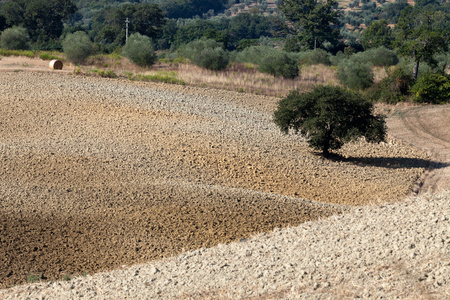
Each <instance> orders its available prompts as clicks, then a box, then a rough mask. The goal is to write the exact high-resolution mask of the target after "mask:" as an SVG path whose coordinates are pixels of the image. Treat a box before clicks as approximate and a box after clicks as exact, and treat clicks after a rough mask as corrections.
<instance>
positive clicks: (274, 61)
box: [258, 50, 298, 78]
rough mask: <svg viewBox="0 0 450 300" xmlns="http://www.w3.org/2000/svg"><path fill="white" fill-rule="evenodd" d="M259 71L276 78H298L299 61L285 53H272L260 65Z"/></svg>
mask: <svg viewBox="0 0 450 300" xmlns="http://www.w3.org/2000/svg"><path fill="white" fill-rule="evenodd" d="M258 70H259V71H260V72H263V73H269V74H272V75H274V76H281V77H284V78H295V77H297V76H298V65H297V60H296V59H294V57H293V56H292V55H289V54H288V53H286V52H284V51H276V50H274V51H272V52H270V53H269V54H268V55H266V56H265V57H264V58H263V60H262V62H261V63H260V64H259V67H258Z"/></svg>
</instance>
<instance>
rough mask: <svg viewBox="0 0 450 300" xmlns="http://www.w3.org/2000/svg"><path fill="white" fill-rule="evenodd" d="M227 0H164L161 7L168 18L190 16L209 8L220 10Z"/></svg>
mask: <svg viewBox="0 0 450 300" xmlns="http://www.w3.org/2000/svg"><path fill="white" fill-rule="evenodd" d="M227 2H228V1H224V0H165V1H162V2H161V7H162V9H163V10H164V11H165V12H166V15H167V17H169V18H174V19H178V18H192V17H194V16H196V15H197V16H201V15H203V14H204V13H206V12H208V11H209V10H211V9H213V10H214V11H221V10H223V9H224V8H225V4H226V3H227Z"/></svg>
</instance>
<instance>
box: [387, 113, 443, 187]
mask: <svg viewBox="0 0 450 300" xmlns="http://www.w3.org/2000/svg"><path fill="white" fill-rule="evenodd" d="M388 126H389V128H390V132H391V134H392V135H394V136H395V137H396V138H398V139H400V140H403V141H405V142H408V143H411V144H413V145H414V146H415V147H418V148H420V149H423V150H425V151H427V153H428V155H429V157H430V159H431V160H432V164H431V165H430V168H429V170H427V172H426V173H425V174H424V176H422V177H423V178H422V183H423V185H422V186H421V188H420V193H422V194H424V193H436V192H439V191H443V190H446V189H450V128H449V127H450V105H431V106H421V107H405V108H397V109H396V112H395V113H394V114H393V116H392V117H391V118H389V119H388Z"/></svg>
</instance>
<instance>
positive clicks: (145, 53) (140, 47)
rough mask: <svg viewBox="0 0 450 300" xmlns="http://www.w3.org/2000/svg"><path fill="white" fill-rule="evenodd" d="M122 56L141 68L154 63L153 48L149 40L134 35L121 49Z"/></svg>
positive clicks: (145, 37) (139, 35) (144, 36)
mask: <svg viewBox="0 0 450 300" xmlns="http://www.w3.org/2000/svg"><path fill="white" fill-rule="evenodd" d="M122 54H123V55H124V56H125V57H127V58H128V59H129V60H131V61H132V62H133V63H135V64H136V65H138V66H141V67H149V66H151V65H153V64H154V63H155V61H156V53H155V46H154V44H153V41H152V39H151V38H149V37H148V36H146V35H142V34H140V33H134V34H132V35H131V36H130V38H129V39H128V42H127V43H126V45H125V46H124V47H123V49H122Z"/></svg>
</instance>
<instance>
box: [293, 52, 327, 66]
mask: <svg viewBox="0 0 450 300" xmlns="http://www.w3.org/2000/svg"><path fill="white" fill-rule="evenodd" d="M299 56H300V57H299V58H300V63H302V64H305V65H319V64H323V65H326V66H329V65H330V64H331V62H330V58H329V54H328V53H327V52H326V51H325V50H323V49H315V50H309V51H305V52H300V53H299Z"/></svg>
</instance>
